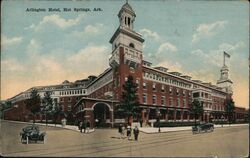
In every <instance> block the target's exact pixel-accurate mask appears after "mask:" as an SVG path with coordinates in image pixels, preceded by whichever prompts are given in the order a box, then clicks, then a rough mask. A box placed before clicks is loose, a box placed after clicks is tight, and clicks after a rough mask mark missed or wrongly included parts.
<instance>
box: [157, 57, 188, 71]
mask: <svg viewBox="0 0 250 158" xmlns="http://www.w3.org/2000/svg"><path fill="white" fill-rule="evenodd" d="M157 66H162V67H165V68H168V69H169V72H172V71H177V72H180V73H183V72H184V70H183V66H182V65H181V64H180V63H179V62H176V61H170V60H164V61H162V62H160V63H159V64H158V65H157Z"/></svg>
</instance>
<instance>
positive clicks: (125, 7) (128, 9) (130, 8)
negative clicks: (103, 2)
mask: <svg viewBox="0 0 250 158" xmlns="http://www.w3.org/2000/svg"><path fill="white" fill-rule="evenodd" d="M123 10H125V11H127V12H129V13H130V14H132V15H133V16H135V12H134V10H133V9H132V7H131V6H130V5H129V4H128V2H126V3H125V4H124V5H123V6H122V8H121V10H120V12H121V11H123Z"/></svg>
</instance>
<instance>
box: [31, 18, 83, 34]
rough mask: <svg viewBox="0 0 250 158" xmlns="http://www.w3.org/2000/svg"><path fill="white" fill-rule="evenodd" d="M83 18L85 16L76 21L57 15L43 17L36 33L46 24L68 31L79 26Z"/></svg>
mask: <svg viewBox="0 0 250 158" xmlns="http://www.w3.org/2000/svg"><path fill="white" fill-rule="evenodd" d="M83 18H84V15H83V14H80V15H78V16H77V17H76V18H75V19H64V18H62V17H60V15H57V14H53V15H48V16H45V17H43V20H42V21H40V22H39V24H38V25H37V26H36V27H35V31H38V30H40V29H42V28H43V27H44V25H46V24H54V25H56V26H58V27H59V28H61V29H66V28H69V27H71V26H75V25H77V24H79V23H80V21H81V20H82V19H83Z"/></svg>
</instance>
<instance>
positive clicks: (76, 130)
mask: <svg viewBox="0 0 250 158" xmlns="http://www.w3.org/2000/svg"><path fill="white" fill-rule="evenodd" d="M1 121H4V122H11V123H19V124H28V125H32V124H33V123H32V122H21V121H12V120H1ZM1 121H0V122H1ZM35 124H36V125H38V126H45V127H54V128H61V129H66V130H71V131H75V132H79V133H81V132H80V130H78V129H70V128H65V127H62V126H54V125H51V124H48V125H47V126H46V124H43V123H35ZM57 125H58V124H57ZM93 132H95V129H93V130H91V131H89V132H88V133H83V134H90V133H93Z"/></svg>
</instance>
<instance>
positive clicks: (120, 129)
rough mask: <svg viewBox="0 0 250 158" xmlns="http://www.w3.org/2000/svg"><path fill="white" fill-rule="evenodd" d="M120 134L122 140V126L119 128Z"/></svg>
mask: <svg viewBox="0 0 250 158" xmlns="http://www.w3.org/2000/svg"><path fill="white" fill-rule="evenodd" d="M118 133H119V134H120V139H121V138H122V124H120V125H119V127H118Z"/></svg>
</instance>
